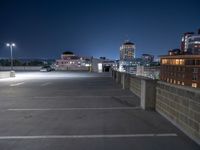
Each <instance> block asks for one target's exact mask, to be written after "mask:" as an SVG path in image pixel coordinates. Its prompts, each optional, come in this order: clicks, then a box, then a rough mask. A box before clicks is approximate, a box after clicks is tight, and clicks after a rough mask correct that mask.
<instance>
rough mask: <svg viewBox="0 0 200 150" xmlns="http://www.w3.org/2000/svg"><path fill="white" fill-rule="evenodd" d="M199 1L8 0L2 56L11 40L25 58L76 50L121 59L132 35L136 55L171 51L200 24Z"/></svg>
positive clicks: (0, 10)
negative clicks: (122, 51) (126, 42)
mask: <svg viewBox="0 0 200 150" xmlns="http://www.w3.org/2000/svg"><path fill="white" fill-rule="evenodd" d="M144 3H145V5H144ZM199 3H200V2H199V1H198V0H192V1H190V2H188V1H180V0H178V1H176V3H175V2H173V1H172V0H169V1H167V2H159V1H156V0H155V1H153V2H148V1H145V0H143V1H141V2H140V1H130V0H126V1H119V2H115V1H113V0H109V1H104V0H102V1H90V0H87V1H84V2H82V1H78V0H76V1H67V2H66V1H63V0H60V1H59V2H54V1H46V0H44V1H42V2H40V1H37V0H36V1H29V2H26V1H24V0H21V1H15V0H11V1H6V0H2V1H1V2H0V19H1V20H2V21H1V26H0V33H1V34H0V56H1V57H9V51H8V49H7V48H6V46H5V43H6V42H15V43H16V48H15V49H14V57H19V58H45V57H46V58H55V59H56V58H58V57H59V55H60V54H61V53H62V52H63V51H66V50H70V51H73V52H74V53H76V54H77V55H84V56H94V57H100V56H105V57H108V58H112V59H119V48H120V46H121V44H122V43H123V42H124V41H125V40H127V39H128V40H130V41H132V42H134V43H135V44H136V57H139V56H141V54H143V53H148V54H153V55H163V54H167V51H168V50H169V49H173V48H180V43H181V36H182V34H183V33H184V32H188V31H195V32H196V31H197V29H198V28H199V27H200V24H199V22H198V21H199V20H198V19H199V18H198V17H199V16H200V12H199V11H198V4H199ZM177 10H178V11H177ZM8 18H9V19H8Z"/></svg>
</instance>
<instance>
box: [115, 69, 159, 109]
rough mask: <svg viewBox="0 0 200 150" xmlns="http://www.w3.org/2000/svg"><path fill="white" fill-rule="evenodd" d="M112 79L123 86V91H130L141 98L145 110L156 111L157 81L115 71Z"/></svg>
mask: <svg viewBox="0 0 200 150" xmlns="http://www.w3.org/2000/svg"><path fill="white" fill-rule="evenodd" d="M112 77H113V79H114V80H115V81H116V82H117V83H119V84H121V85H122V88H123V89H129V90H130V91H132V92H133V93H134V94H135V95H136V96H138V97H139V98H140V102H141V107H142V108H143V109H145V110H147V109H155V99H156V98H155V95H156V94H155V93H156V92H155V91H156V81H155V80H152V79H149V78H144V77H138V76H134V75H130V74H128V73H122V72H117V71H114V70H113V71H112Z"/></svg>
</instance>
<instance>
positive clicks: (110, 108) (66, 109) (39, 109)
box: [7, 107, 140, 111]
mask: <svg viewBox="0 0 200 150" xmlns="http://www.w3.org/2000/svg"><path fill="white" fill-rule="evenodd" d="M133 109H140V107H107V108H106V107H105V108H101V107H100V108H98V107H97V108H31V109H23V108H22V109H18V108H17V109H7V110H8V111H73V110H133Z"/></svg>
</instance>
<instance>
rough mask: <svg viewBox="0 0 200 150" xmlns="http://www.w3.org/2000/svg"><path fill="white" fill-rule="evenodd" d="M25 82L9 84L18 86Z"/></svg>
mask: <svg viewBox="0 0 200 150" xmlns="http://www.w3.org/2000/svg"><path fill="white" fill-rule="evenodd" d="M24 83H25V82H19V83H14V84H11V85H10V86H19V85H22V84H24Z"/></svg>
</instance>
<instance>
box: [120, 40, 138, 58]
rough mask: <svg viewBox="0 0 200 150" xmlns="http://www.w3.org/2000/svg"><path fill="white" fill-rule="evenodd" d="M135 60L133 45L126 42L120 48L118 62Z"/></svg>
mask: <svg viewBox="0 0 200 150" xmlns="http://www.w3.org/2000/svg"><path fill="white" fill-rule="evenodd" d="M134 58H135V44H134V43H132V42H130V41H126V42H125V43H123V44H122V46H121V47H120V60H121V61H130V60H133V59H134Z"/></svg>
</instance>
